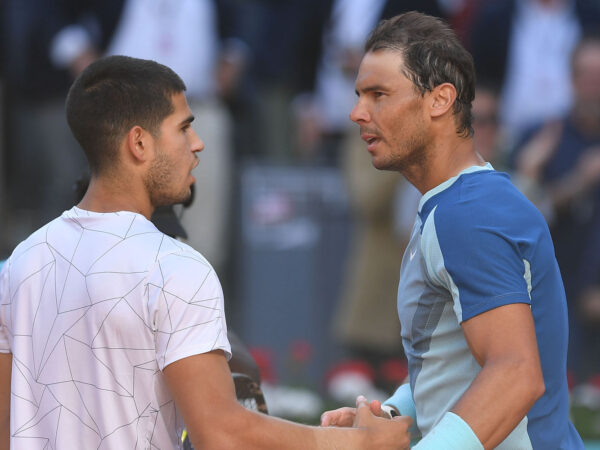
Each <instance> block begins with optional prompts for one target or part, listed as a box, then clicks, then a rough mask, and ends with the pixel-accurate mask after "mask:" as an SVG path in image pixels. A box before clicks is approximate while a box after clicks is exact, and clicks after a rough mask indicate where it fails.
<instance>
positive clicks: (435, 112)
mask: <svg viewBox="0 0 600 450" xmlns="http://www.w3.org/2000/svg"><path fill="white" fill-rule="evenodd" d="M430 99H431V103H430V104H431V112H430V114H431V117H432V118H436V117H441V116H443V115H444V114H446V112H448V110H450V109H451V108H452V105H454V102H455V101H456V88H455V87H454V86H453V85H452V84H450V83H442V84H440V85H439V86H436V87H435V88H434V89H433V91H431V94H430Z"/></svg>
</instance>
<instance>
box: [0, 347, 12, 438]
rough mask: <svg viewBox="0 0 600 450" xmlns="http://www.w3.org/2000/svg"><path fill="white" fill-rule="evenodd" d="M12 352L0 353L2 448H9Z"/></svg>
mask: <svg viewBox="0 0 600 450" xmlns="http://www.w3.org/2000/svg"><path fill="white" fill-rule="evenodd" d="M11 370H12V354H11V353H0V449H7V450H8V448H9V445H10V444H9V440H10V376H11Z"/></svg>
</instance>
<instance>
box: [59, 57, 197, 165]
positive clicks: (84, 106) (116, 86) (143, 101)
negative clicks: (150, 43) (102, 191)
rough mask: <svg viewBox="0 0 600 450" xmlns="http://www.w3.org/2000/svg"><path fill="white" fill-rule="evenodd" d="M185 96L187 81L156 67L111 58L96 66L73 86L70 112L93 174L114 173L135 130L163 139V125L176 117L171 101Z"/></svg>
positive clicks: (69, 106)
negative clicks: (129, 134)
mask: <svg viewBox="0 0 600 450" xmlns="http://www.w3.org/2000/svg"><path fill="white" fill-rule="evenodd" d="M182 91H185V84H184V83H183V81H182V80H181V78H179V76H178V75H177V74H176V73H175V72H173V71H172V70H171V69H169V68H168V67H166V66H163V65H162V64H159V63H157V62H155V61H149V60H143V59H137V58H130V57H127V56H107V57H104V58H100V59H98V60H97V61H95V62H93V63H92V64H90V65H89V66H88V67H87V68H86V69H85V70H84V71H83V72H82V73H81V74H80V75H79V77H78V78H77V79H76V80H75V82H74V83H73V85H72V86H71V89H70V90H69V94H68V96H67V102H66V112H67V122H68V123H69V127H70V128H71V132H72V133H73V135H74V136H75V138H76V139H77V141H78V142H79V144H80V145H81V147H82V148H83V150H84V152H85V154H86V157H87V159H88V162H89V165H90V171H91V173H92V174H93V175H97V174H99V173H101V172H103V171H105V170H106V169H109V168H111V167H112V165H113V164H114V163H115V162H116V161H117V159H118V149H119V145H120V143H121V141H122V139H123V138H124V137H125V135H126V134H127V132H128V131H129V130H130V129H131V128H132V127H134V126H136V125H137V126H141V127H142V128H144V129H145V130H147V131H148V132H150V133H152V134H153V135H154V136H157V135H158V132H159V130H160V124H161V122H162V121H163V120H164V118H165V117H167V116H168V115H169V114H171V113H172V112H173V105H172V102H171V97H172V96H173V94H176V93H178V92H182Z"/></svg>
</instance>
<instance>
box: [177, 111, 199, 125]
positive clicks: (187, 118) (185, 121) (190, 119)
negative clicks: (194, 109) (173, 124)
mask: <svg viewBox="0 0 600 450" xmlns="http://www.w3.org/2000/svg"><path fill="white" fill-rule="evenodd" d="M194 119H195V117H194V115H193V114H190V115H189V116H188V117H186V118H185V119H183V120H182V121H181V122H180V123H179V125H185V124H189V123H192V122H193V121H194Z"/></svg>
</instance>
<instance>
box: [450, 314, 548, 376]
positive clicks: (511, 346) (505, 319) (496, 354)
mask: <svg viewBox="0 0 600 450" xmlns="http://www.w3.org/2000/svg"><path fill="white" fill-rule="evenodd" d="M461 326H462V329H463V333H464V335H465V339H466V341H467V344H468V345H469V348H470V349H471V353H472V354H473V356H474V357H475V359H476V360H477V362H478V363H479V364H480V365H482V366H483V365H484V364H485V363H486V362H489V361H493V360H494V359H498V358H511V359H519V360H522V361H525V362H527V363H528V364H531V365H532V367H536V368H539V370H540V371H541V368H540V360H539V353H538V346H537V339H536V335H535V326H534V322H533V316H532V314H531V308H530V307H529V305H528V304H526V303H513V304H508V305H504V306H500V307H498V308H494V309H491V310H489V311H486V312H485V313H482V314H479V315H477V316H475V317H472V318H471V319H469V320H466V321H464V322H462V324H461Z"/></svg>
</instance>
